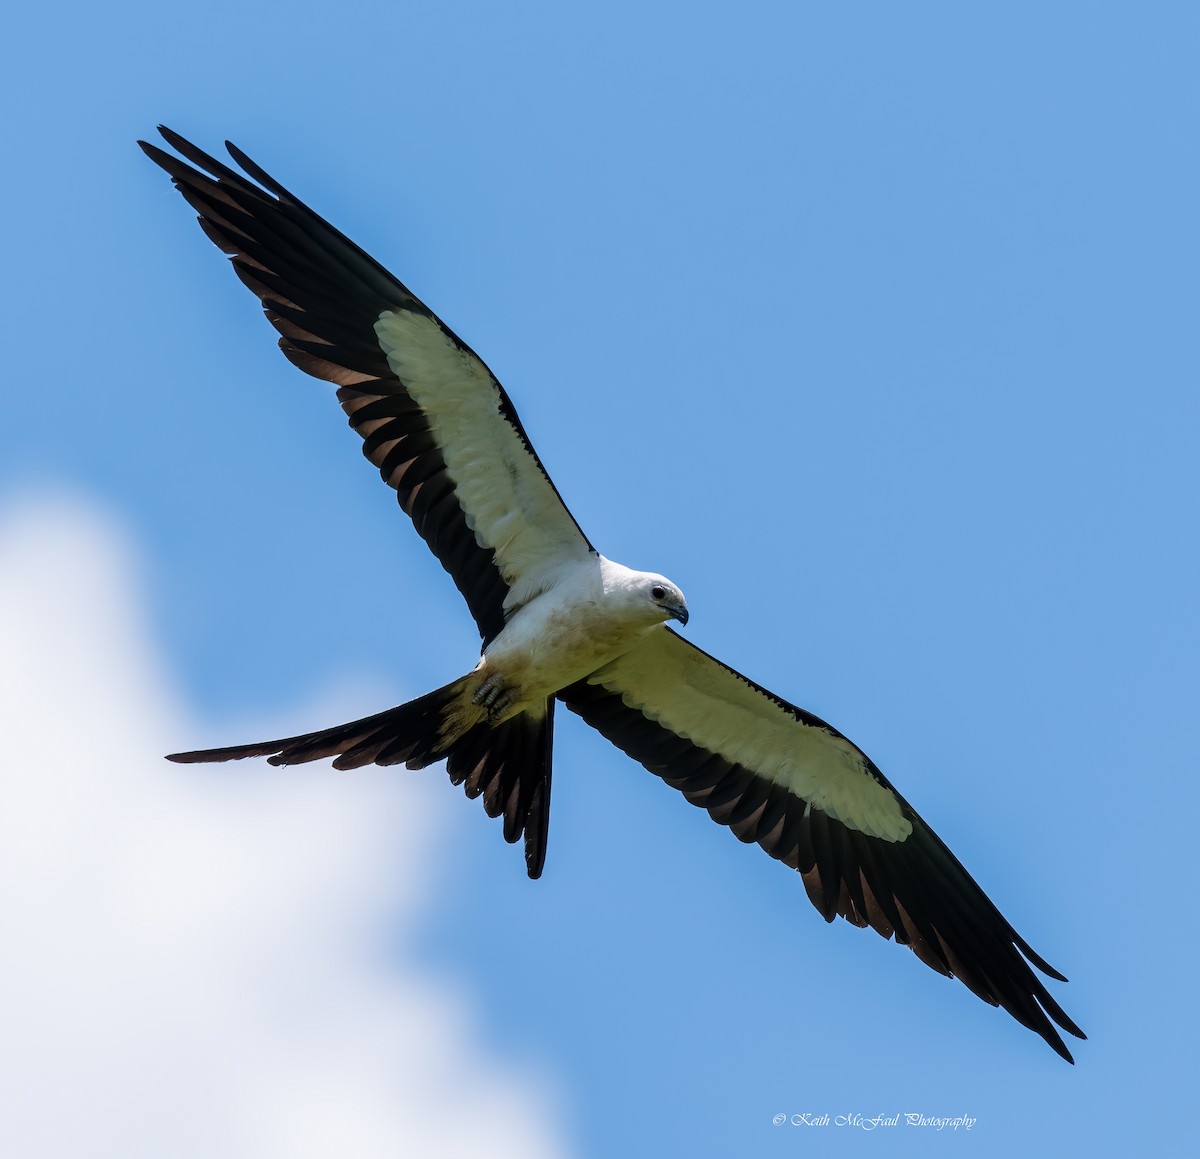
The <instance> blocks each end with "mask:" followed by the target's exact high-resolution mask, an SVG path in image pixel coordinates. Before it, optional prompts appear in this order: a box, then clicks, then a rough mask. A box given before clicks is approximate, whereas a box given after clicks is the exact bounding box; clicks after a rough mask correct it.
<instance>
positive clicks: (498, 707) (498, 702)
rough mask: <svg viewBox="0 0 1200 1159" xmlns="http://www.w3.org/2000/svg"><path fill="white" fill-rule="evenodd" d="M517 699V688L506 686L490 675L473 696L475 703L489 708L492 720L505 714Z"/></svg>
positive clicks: (489, 715) (488, 711) (488, 712)
mask: <svg viewBox="0 0 1200 1159" xmlns="http://www.w3.org/2000/svg"><path fill="white" fill-rule="evenodd" d="M515 699H516V689H515V688H505V687H504V686H503V684H501V683H500V681H499V680H498V679H497V678H496V677H495V676H489V677H488V678H487V679H486V680H485V681H484V682H483V683H482V684H480V686H479V687H478V688H476V689H475V692H474V695H473V696H472V697H471V700H472V702H473V703H475V704H478V705H479V706H480V707H482V708H486V709H487V714H488V717H489V718H490V719H491V720H496V719H497V718H499V717H501V716H503V715H504V714H505V712H507V711H508V709H509V708H510V707H512V704H513V701H514V700H515Z"/></svg>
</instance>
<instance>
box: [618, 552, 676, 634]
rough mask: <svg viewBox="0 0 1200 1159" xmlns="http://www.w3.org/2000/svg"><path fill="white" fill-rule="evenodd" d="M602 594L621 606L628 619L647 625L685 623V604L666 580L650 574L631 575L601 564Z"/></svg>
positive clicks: (625, 571) (643, 572)
mask: <svg viewBox="0 0 1200 1159" xmlns="http://www.w3.org/2000/svg"><path fill="white" fill-rule="evenodd" d="M604 579H605V584H604V586H605V592H606V594H607V595H608V596H609V597H610V598H611V597H616V598H617V599H619V600H620V601H621V603H622V604H624V605H625V606H626V607H627V608H628V609H629V612H630V614H631V615H636V616H637V617H638V618H639V619H641V618H644V619H645V620H646V622H647V623H650V624H661V623H663V622H664V621H665V620H678V621H679V622H680V623H681V624H686V623H687V622H688V608H687V600H685V599H684V598H683V592H681V591H680V590H679V588H677V587H676V586H675V585H674V584H673V583H672V582H671V581H670V580H669V579H667V577H666V576H663V575H658V574H657V573H656V572H652V571H632V570H630V569H629V568H627V567H622V566H621V565H620V564H619V563H616V564H615V563H613V562H612V561H611V560H607V559H606V560H604Z"/></svg>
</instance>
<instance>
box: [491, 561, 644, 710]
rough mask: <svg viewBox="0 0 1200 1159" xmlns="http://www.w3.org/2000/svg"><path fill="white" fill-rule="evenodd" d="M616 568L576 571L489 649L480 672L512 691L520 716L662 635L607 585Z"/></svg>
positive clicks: (519, 615)
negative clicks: (654, 633)
mask: <svg viewBox="0 0 1200 1159" xmlns="http://www.w3.org/2000/svg"><path fill="white" fill-rule="evenodd" d="M617 568H619V565H615V564H612V563H611V562H610V561H608V560H604V559H600V560H597V561H595V562H594V563H592V564H591V565H590V566H588V567H586V568H574V569H572V572H571V574H570V576H569V578H567V579H566V580H564V581H563V582H561V583H559V584H558V585H556V586H555V587H554V588H552V589H551V590H550V591H547V592H545V593H543V594H542V595H540V596H537V597H536V598H535V599H533V600H531V601H530V602H529V603H528V604H526V605H525V606H524V607H523V608H521V609H520V610H519V611H517V612H516V613H515V614H514V615H513V616H512V618H511V619H510V620H509V622H508V623H507V624H506V625H505V627H504V631H502V632H501V633H500V635H498V636H497V637H496V638H495V640H493V641H492V642H491V644H489V645H488V648H487V650H486V652H485V653H484V655H483V659H482V660H481V661H480V664H479V667H478V668H477V669H476V671H477V672H478V673H479V674H480V677H481V679H493V680H499V681H500V682H502V683H503V685H504V686H505V687H507V688H511V689H512V690H513V692H514V694H515V696H514V703H513V704H512V709H513V710H514V711H520V710H521V709H523V708H526V707H530V706H535V705H539V706H540V705H541V704H542V703H543V702H544V701H545V699H546V698H547V697H548V696H552V695H553V694H554V693H556V692H558V691H559V690H560V689H562V688H566V687H567V686H568V685H569V684H574V683H575V681H577V680H580V679H582V678H583V677H584V676H587V675H589V674H590V673H592V672H595V671H596V669H597V668H600V667H602V666H603V665H605V664H607V663H608V662H609V661H611V660H615V659H616V658H617V657H618V656H622V655H624V654H625V653H626V652H628V651H629V650H630V649H631V648H633V647H635V646H636V645H637V644H638V643H639V642H640V641H641V640H642V639H643V638H644V637H645V635H646V633H647V632H652V631H662V630H663V628H662V624H661V622H660V621H659V622H656V620H655V619H653V618H648V616H647V615H646V614H644V613H643V614H635V615H631V613H630V608H629V602H628V600H627V599H625V598H622V595H621V594H620V593H618V592H615V591H613V589H612V587H611V584H610V583H608V582H606V580H607V578H608V577H610V575H611V573H612V572H613V571H614V570H615V569H617ZM620 571H621V572H625V571H626V569H624V568H620ZM505 715H508V713H505Z"/></svg>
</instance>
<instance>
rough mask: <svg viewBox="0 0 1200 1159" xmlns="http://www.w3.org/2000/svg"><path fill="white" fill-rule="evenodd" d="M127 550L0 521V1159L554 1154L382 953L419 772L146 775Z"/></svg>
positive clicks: (524, 1097) (514, 1070)
mask: <svg viewBox="0 0 1200 1159" xmlns="http://www.w3.org/2000/svg"><path fill="white" fill-rule="evenodd" d="M132 559H133V553H132V552H131V551H130V549H129V546H128V545H127V544H126V543H125V542H124V540H123V537H122V535H121V534H120V533H119V531H118V530H117V529H115V528H114V527H112V526H111V525H109V524H108V523H107V522H106V521H105V520H104V519H103V518H101V517H99V516H98V515H97V514H96V513H95V512H94V511H92V510H90V509H87V508H84V507H82V506H81V505H79V504H78V503H75V502H68V501H57V502H51V501H48V500H42V501H39V502H36V503H25V504H22V505H21V506H20V507H18V508H15V509H12V510H10V511H9V512H8V513H7V516H6V517H4V518H0V641H2V647H3V653H2V655H0V737H2V738H3V758H2V760H3V766H2V768H0V1149H2V1150H3V1153H4V1154H5V1155H14V1156H21V1157H25V1156H41V1155H46V1156H72V1157H74V1156H101V1155H114V1156H117V1155H119V1156H123V1157H128V1156H139V1155H147V1156H150V1155H153V1156H163V1155H171V1156H173V1157H177V1156H203V1157H205V1159H210V1157H212V1156H218V1155H219V1156H222V1157H223V1159H224V1157H230V1159H233V1157H237V1156H254V1157H255V1159H269V1157H271V1156H286V1157H288V1159H308V1157H315V1156H333V1155H337V1156H353V1157H355V1159H362V1157H368V1159H369V1157H373V1156H399V1155H437V1154H441V1155H464V1156H466V1155H470V1156H487V1155H496V1156H502V1155H514V1156H517V1155H519V1156H523V1157H534V1156H541V1155H551V1154H557V1153H560V1152H561V1150H562V1146H561V1131H560V1130H559V1129H558V1128H557V1125H556V1119H555V1110H554V1107H555V1104H556V1102H557V1101H558V1100H557V1099H556V1097H555V1093H554V1092H553V1090H552V1085H551V1084H549V1083H548V1082H547V1080H546V1078H545V1076H543V1075H537V1074H533V1073H529V1068H528V1066H526V1067H525V1073H522V1071H521V1068H519V1067H516V1066H514V1064H513V1062H512V1061H511V1060H505V1059H503V1058H501V1057H499V1056H498V1055H497V1054H496V1053H494V1051H489V1050H488V1049H486V1048H485V1047H483V1046H482V1045H481V1044H480V1043H479V1041H478V1031H477V1029H476V1027H475V1026H474V1025H473V1016H472V1009H471V1005H470V1000H469V996H468V995H466V994H464V993H462V992H460V991H458V990H455V989H454V988H452V987H450V986H447V985H445V984H442V983H440V982H439V981H438V980H436V979H434V978H432V977H430V976H428V974H425V973H422V972H421V971H420V969H419V968H418V967H416V966H414V965H411V964H405V963H404V962H403V960H401V959H402V950H403V946H402V945H401V949H400V951H399V952H398V951H397V950H396V948H395V946H396V942H397V941H401V942H402V941H403V937H404V931H405V929H406V928H411V925H412V922H413V921H414V919H415V918H417V917H418V916H419V913H420V910H421V907H422V906H423V904H425V903H426V899H427V897H428V895H429V894H430V892H431V890H432V889H433V888H434V878H435V876H436V848H437V841H436V838H437V834H438V831H439V829H440V828H441V827H442V825H443V819H442V817H441V815H440V811H439V807H438V800H437V798H436V797H435V796H434V795H433V794H431V793H429V792H428V791H427V788H428V785H429V781H428V779H422V778H420V777H417V776H412V777H407V778H406V777H404V774H403V773H399V774H398V773H397V772H396V771H395V770H361V771H360V772H358V773H355V774H353V775H349V774H336V773H331V772H330V770H329V769H328V767H327V766H325V765H321V766H314V767H311V768H307V767H302V768H300V769H286V770H274V769H269V768H268V767H267V766H265V764H264V763H263V762H252V763H244V764H238V765H233V766H192V767H188V766H176V765H171V764H169V763H167V762H165V761H164V760H163V759H162V754H163V753H164V752H168V751H171V749H172V748H176V747H179V745H180V741H181V740H183V741H184V742H188V741H192V740H197V739H199V738H198V736H197V729H196V726H195V725H193V724H191V723H190V722H189V721H188V719H187V716H186V713H185V711H184V710H183V708H182V707H181V706H180V705H179V704H178V703H177V701H176V699H175V697H174V695H173V692H172V686H171V681H170V679H169V678H168V676H167V674H166V673H165V672H164V669H163V664H162V662H161V660H160V659H159V658H158V657H157V655H156V653H155V649H154V646H153V644H152V642H151V641H150V640H149V638H148V634H147V630H146V627H145V625H144V623H143V619H142V616H141V615H140V612H139V609H138V604H137V585H136V577H135V575H134V574H133V572H134V568H133V565H132V563H131V560H132ZM350 711H351V712H353V709H351V710H350ZM336 712H337V709H336V708H334V709H333V710H332V711H330V706H328V705H327V706H326V711H324V712H321V713H320V714H318V713H316V712H314V713H313V714H311V715H309V714H306V716H307V717H308V719H321V720H324V719H325V717H326V716H328V717H329V719H330V720H332V719H334V714H335V713H336ZM289 723H293V724H294V723H295V722H287V723H285V724H284V725H283V728H284V729H285V730H286V729H287V727H288V724H289ZM279 727H280V722H278V721H276V722H274V724H272V722H264V723H262V724H261V729H262V733H263V735H266V734H267V733H269V732H271V731H272V729H273V728H279ZM254 732H255V729H254V727H252V726H248V731H247V734H246V735H247V736H250V735H251V734H252V733H254ZM401 798H403V799H402V800H401ZM385 937H386V941H387V949H386V951H385V949H384V940H385Z"/></svg>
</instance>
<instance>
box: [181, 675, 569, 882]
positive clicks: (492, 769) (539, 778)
mask: <svg viewBox="0 0 1200 1159" xmlns="http://www.w3.org/2000/svg"><path fill="white" fill-rule="evenodd" d="M464 683H465V682H464V681H463V680H457V681H455V682H454V683H453V684H448V685H446V687H444V688H439V689H437V690H436V691H434V692H430V693H428V694H427V695H425V696H421V697H418V698H417V699H416V700H412V701H409V702H408V703H407V704H401V705H399V706H398V707H396V708H389V709H388V710H387V711H386V712H380V713H376V714H375V715H374V716H367V717H364V718H363V719H362V720H354V721H351V722H350V723H349V724H341V725H337V726H336V727H334V728H327V729H322V730H321V731H319V732H309V733H304V734H302V735H300V736H291V737H284V738H282V739H280V740H270V741H261V742H259V743H257V744H247V745H235V746H233V747H231V748H220V749H200V750H197V751H195V752H187V753H171V754H170V755H169V756H168V757H167V760H169V761H176V762H178V763H180V764H202V763H208V762H215V761H236V760H241V759H242V758H244V757H266V758H267V759H268V760H269V761H270V763H271V764H273V765H299V764H305V763H307V762H308V761H317V760H322V759H324V758H327V757H333V758H334V761H333V767H334V768H335V769H356V768H360V767H361V766H363V765H369V764H377V765H399V764H404V765H407V766H408V767H409V768H410V769H423V768H424V767H425V766H426V765H431V764H433V763H434V762H435V761H440V760H442V759H443V758H444V759H445V760H446V771H447V772H448V773H449V775H450V780H451V781H452V782H453V783H454V784H456V785H463V786H464V788H465V789H466V793H467V796H468V797H478V796H480V795H482V796H483V804H484V809H485V811H486V812H487V814H488V816H490V817H503V819H504V839H505V840H506V841H508V842H510V843H511V842H515V841H516V840H517V839H518V838H519V837H520V836H521V835H522V834H524V836H525V868H526V872H527V873H528V874H529V876H530V877H531V878H538V877H540V876H541V874H542V868H543V866H544V865H545V863H546V840H547V833H548V829H549V823H550V769H551V757H552V750H553V743H554V701H553V699H550V700H547V701H546V705H545V709H544V711H543V712H542V713H541V714H538V715H534V714H533V713H530V712H525V713H522V714H521V715H519V716H515V717H512V718H511V719H509V720H506V721H504V722H503V723H501V724H499V725H495V726H493V725H492V724H491V722H490V721H488V720H486V719H484V720H480V721H479V722H478V723H476V724H474V725H472V726H471V727H470V728H468V729H467V731H466V732H465V733H463V734H462V735H461V736H459V737H457V738H456V739H455V740H453V741H451V742H449V743H447V741H446V739H445V737H444V736H443V723H444V720H445V715H446V712H447V710H448V709H450V708H451V707H453V706H455V705H457V704H458V703H459V702H460V701H461V699H462V696H463V691H464Z"/></svg>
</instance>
